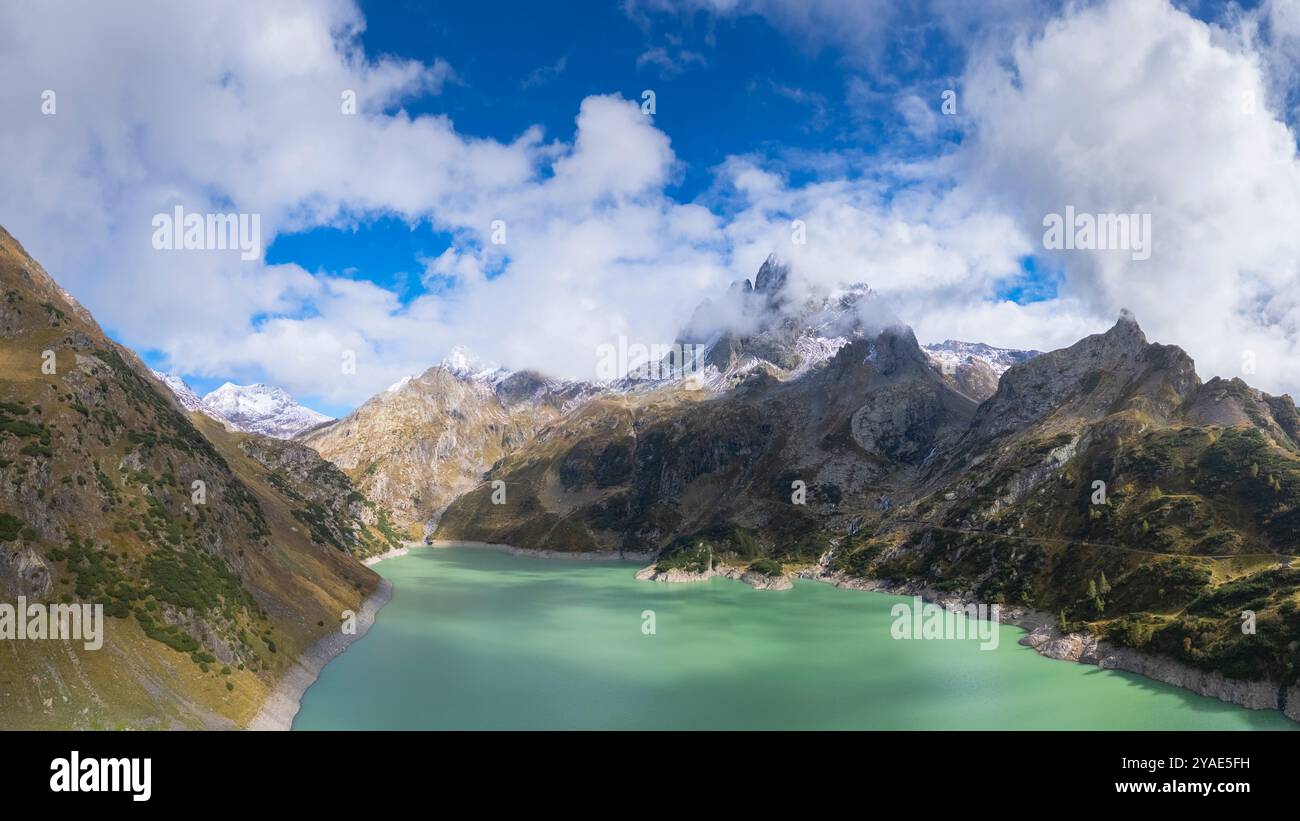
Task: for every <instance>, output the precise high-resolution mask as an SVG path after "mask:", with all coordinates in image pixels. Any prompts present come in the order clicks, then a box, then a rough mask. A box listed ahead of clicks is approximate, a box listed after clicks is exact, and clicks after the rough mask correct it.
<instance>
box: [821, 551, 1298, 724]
mask: <svg viewBox="0 0 1300 821" xmlns="http://www.w3.org/2000/svg"><path fill="white" fill-rule="evenodd" d="M796 578H801V579H808V580H810V581H816V582H821V583H823V584H830V585H833V586H834V587H840V588H845V589H849V590H862V591H866V592H869V593H887V594H889V595H894V596H920V597H921V599H922V600H923V601H926V602H930V603H932V604H937V605H939V606H940V607H943V608H945V609H948V610H951V609H954V608H961V607H965V606H966V605H969V604H978V602H975V601H973V600H967V599H966V598H964V597H962V596H959V595H956V594H952V593H943V592H940V591H938V590H934V589H933V588H930V587H928V586H926V585H924V584H920V583H917V582H905V583H902V584H896V585H889V584H886V583H885V582H881V581H877V580H873V579H857V578H852V577H848V576H845V575H843V574H838V573H828V572H826V571H825V570H824V568H821V567H815V568H812V569H808V570H804V571H801V572H800V573H798V574H797V575H796ZM1000 616H1001V618H1000V619H999V622H998V623H999V624H1009V625H1011V626H1012V627H1016V628H1019V629H1021V630H1024V631H1025V635H1023V636H1021V637H1020V640H1019V642H1018V643H1019V644H1021V645H1023V646H1025V647H1028V648H1030V649H1031V650H1033V651H1034V652H1036V653H1038V655H1040V656H1043V657H1045V658H1049V659H1055V660H1057V661H1070V662H1074V663H1076V664H1091V665H1094V666H1096V667H1099V668H1101V669H1103V670H1119V671H1122V672H1126V673H1134V674H1136V675H1140V676H1143V677H1145V678H1149V679H1151V680H1153V681H1158V682H1160V683H1162V684H1168V685H1171V686H1174V687H1178V688H1180V689H1183V690H1187V691H1189V692H1192V693H1195V694H1197V695H1199V696H1207V697H1210V698H1214V699H1217V700H1219V701H1222V702H1225V703H1227V704H1233V705H1236V706H1238V707H1244V708H1246V709H1248V710H1277V711H1278V712H1280V713H1282V715H1284V716H1286V717H1287V718H1289V719H1291V720H1292V721H1295V722H1297V723H1300V685H1292V686H1291V687H1283V686H1282V685H1281V684H1279V683H1277V682H1273V681H1246V680H1243V679H1230V678H1227V677H1225V676H1224V675H1223V674H1222V673H1218V672H1214V671H1207V670H1200V669H1198V668H1195V667H1192V666H1191V665H1188V664H1184V663H1183V662H1180V661H1177V660H1176V659H1170V658H1165V657H1163V656H1157V655H1155V654H1152V653H1144V652H1142V651H1140V650H1134V649H1133V648H1131V647H1122V646H1118V645H1115V644H1112V643H1111V642H1108V641H1106V640H1104V639H1102V638H1100V637H1099V636H1096V635H1094V634H1092V633H1074V632H1071V633H1062V632H1061V630H1060V628H1059V627H1057V625H1056V619H1055V617H1053V616H1052V615H1051V614H1050V613H1044V612H1040V611H1038V610H1033V609H1031V608H1028V607H1018V606H1015V605H1011V606H1008V607H1005V608H1002V609H1001V610H1000Z"/></svg>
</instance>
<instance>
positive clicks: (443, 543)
mask: <svg viewBox="0 0 1300 821" xmlns="http://www.w3.org/2000/svg"><path fill="white" fill-rule="evenodd" d="M415 547H433V548H443V547H471V548H474V549H475V550H496V551H500V552H502V553H509V554H511V555H514V556H532V557H534V558H538V559H573V560H575V561H583V562H643V561H647V560H649V559H653V558H654V556H655V554H654V553H632V552H623V551H619V550H607V551H589V552H585V553H582V552H576V551H575V552H572V553H571V552H569V551H567V550H529V549H528V548H524V547H515V546H514V545H509V544H499V543H497V542H466V541H459V540H456V539H433V540H431V541H428V542H410V543H409V544H408V545H407V549H408V550H409V549H410V548H415Z"/></svg>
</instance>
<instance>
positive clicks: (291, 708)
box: [248, 579, 393, 730]
mask: <svg viewBox="0 0 1300 821" xmlns="http://www.w3.org/2000/svg"><path fill="white" fill-rule="evenodd" d="M392 598H393V583H392V582H390V581H389V580H388V579H381V580H380V582H379V587H378V588H376V589H375V592H374V593H372V594H371V595H370V598H368V599H366V601H365V604H363V605H362V606H361V611H360V612H359V613H357V632H356V634H355V635H345V634H344V633H342V632H337V633H331V634H330V635H328V636H325V637H324V638H322V639H321V640H320V641H318V642H316V643H315V644H313V645H312V646H311V647H310V648H308V649H307V652H305V653H303V654H302V656H300V657H299V658H298V661H297V663H295V664H294V666H293V667H292V668H290V670H289V672H287V673H285V675H284V678H282V679H280V682H279V684H277V685H276V686H275V689H274V690H273V691H272V692H271V695H269V696H268V697H267V699H266V701H265V702H263V703H262V709H260V710H258V712H257V715H256V716H254V717H253V720H252V721H250V722H249V723H248V729H250V730H288V729H291V728H292V727H293V719H294V716H296V715H298V708H299V707H301V706H302V696H303V693H305V692H307V688H308V687H310V686H311V685H312V684H313V683H314V682H315V681H316V679H317V677H319V676H320V671H321V670H322V669H324V667H325V665H326V664H328V663H329V662H330V661H332V660H333V659H334V657H335V656H337V655H338V654H339V653H342V652H343V651H344V650H346V649H347V648H348V645H350V644H352V642H354V641H357V640H358V639H360V638H361V637H362V636H364V635H365V634H366V633H368V632H370V627H371V626H372V625H373V624H374V623H375V616H376V615H378V613H379V611H380V610H381V609H382V608H383V606H384V605H386V604H388V602H389V601H390V600H391V599H392Z"/></svg>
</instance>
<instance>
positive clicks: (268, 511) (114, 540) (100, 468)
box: [0, 230, 377, 728]
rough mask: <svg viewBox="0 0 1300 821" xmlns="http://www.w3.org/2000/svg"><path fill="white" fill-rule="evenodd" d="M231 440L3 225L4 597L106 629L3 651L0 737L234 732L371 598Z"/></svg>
mask: <svg viewBox="0 0 1300 821" xmlns="http://www.w3.org/2000/svg"><path fill="white" fill-rule="evenodd" d="M47 352H48V353H47ZM43 366H44V367H43ZM236 439H237V437H234V436H233V435H231V434H227V433H226V432H225V431H224V430H222V429H220V428H219V426H217V425H216V424H215V423H213V422H211V420H207V419H205V418H198V417H196V418H193V419H191V418H189V417H188V416H186V415H185V414H184V413H183V412H182V411H181V410H180V408H179V407H178V406H177V405H176V404H175V402H174V400H173V399H172V397H171V395H170V393H169V392H168V391H167V390H166V388H165V387H163V386H162V385H161V384H160V383H158V382H156V381H155V380H154V378H153V377H152V375H151V374H150V373H149V371H148V370H147V369H146V368H145V367H144V366H143V364H142V363H140V362H139V361H138V360H137V359H136V358H135V356H134V355H133V354H131V353H130V352H129V351H127V350H126V349H124V348H122V347H120V346H118V345H117V344H115V343H113V342H112V341H111V340H109V339H107V338H106V337H105V336H104V334H103V333H102V332H101V331H100V329H99V328H98V326H97V325H96V324H95V322H94V320H93V319H92V318H91V317H90V315H89V314H88V313H87V312H86V311H85V310H84V309H83V308H82V307H81V306H80V305H79V304H77V303H76V302H75V300H73V299H72V298H71V297H70V296H68V295H67V294H66V293H64V292H63V291H62V290H61V289H60V288H59V287H58V286H57V285H56V284H55V283H54V282H53V280H51V279H50V278H49V276H48V275H47V274H46V273H45V272H44V271H43V270H42V269H41V268H40V266H39V265H38V264H36V263H35V262H34V261H33V260H32V259H31V258H30V257H28V256H27V254H26V253H25V252H24V251H23V250H22V248H21V247H20V246H19V245H18V243H17V242H16V241H15V240H14V239H13V238H12V237H10V236H9V235H8V234H7V233H4V232H3V231H2V230H0V598H2V599H3V600H5V601H10V602H12V601H14V600H15V599H16V597H18V596H20V595H22V596H26V597H27V598H28V599H29V600H36V601H41V602H55V601H62V602H90V603H101V604H103V605H104V607H105V610H106V613H107V614H108V618H107V619H106V622H107V623H106V625H105V633H106V636H105V642H104V646H103V648H102V649H100V650H97V651H87V650H84V649H83V648H82V647H81V646H80V644H77V643H65V642H62V641H35V640H33V641H6V642H0V694H2V695H3V697H4V699H5V705H6V706H5V709H4V710H3V711H0V726H3V727H89V728H95V727H121V726H130V727H168V726H191V727H197V726H237V725H240V724H242V723H244V722H246V721H247V720H248V719H249V718H250V717H251V716H252V715H253V714H254V713H255V712H256V710H257V708H258V706H259V705H260V702H261V700H262V698H263V697H264V696H265V695H266V693H267V692H268V691H269V689H270V688H271V687H272V686H274V684H275V682H276V681H277V679H278V678H279V677H280V675H282V674H283V673H284V671H285V670H286V669H287V668H288V667H289V666H290V665H291V664H292V662H293V659H294V657H295V656H296V655H297V654H298V653H299V652H300V651H301V650H303V649H304V648H305V647H307V646H308V645H310V644H311V643H312V642H314V641H315V640H316V639H317V638H319V637H320V636H322V635H324V634H325V633H326V632H328V631H330V630H333V629H336V626H337V623H338V621H339V618H340V614H341V613H342V611H343V610H346V609H357V608H358V607H359V605H360V603H361V602H362V601H363V600H364V598H365V597H366V596H367V595H368V594H369V593H370V592H371V591H372V590H373V589H374V587H375V586H376V584H377V577H376V576H375V575H374V574H373V573H372V572H371V571H370V570H368V569H367V568H365V567H363V566H362V565H360V564H359V563H358V562H357V561H356V560H355V558H353V556H351V555H349V553H348V552H347V551H345V550H339V549H337V548H336V547H335V546H332V545H329V544H322V543H320V542H319V541H314V540H313V538H312V533H311V528H310V526H304V523H303V522H302V521H301V519H299V518H297V517H295V515H294V510H295V505H294V504H292V503H289V502H288V500H287V498H286V496H287V494H286V491H285V490H284V488H282V487H277V486H276V483H275V482H274V481H273V480H272V479H271V477H270V475H269V474H268V472H267V470H266V468H265V467H264V466H263V465H262V464H261V463H259V462H257V461H255V460H253V459H252V458H250V457H249V456H248V455H247V454H246V453H245V452H244V451H243V450H242V449H241V448H240V447H238V442H237V441H236ZM196 482H198V483H201V485H196V484H195V483H196ZM200 487H201V488H202V495H201V496H196V488H200Z"/></svg>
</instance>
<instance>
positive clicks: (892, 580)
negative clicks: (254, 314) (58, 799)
mask: <svg viewBox="0 0 1300 821" xmlns="http://www.w3.org/2000/svg"><path fill="white" fill-rule="evenodd" d="M792 276H793V274H792V272H791V270H790V268H789V267H788V266H786V265H784V264H782V263H781V262H780V261H779V260H777V259H776V258H769V259H768V260H767V262H765V263H764V264H763V266H762V268H761V269H760V270H759V271H758V272H757V275H756V276H755V277H754V279H753V280H752V281H750V280H748V279H743V280H738V281H737V282H735V283H733V284H732V285H731V287H730V288H729V289H728V290H727V291H726V292H725V293H723V294H721V295H719V296H717V297H716V298H715V299H713V300H710V301H706V302H705V303H703V304H702V305H700V307H699V308H698V309H697V310H696V311H695V313H694V315H693V316H691V317H690V318H689V320H688V321H687V322H686V323H685V324H684V326H683V330H682V331H681V333H680V336H679V338H678V339H677V340H676V343H678V344H679V345H681V346H682V348H681V349H682V350H689V351H692V352H695V354H696V355H695V356H694V358H693V359H692V360H691V361H690V362H689V363H688V365H689V367H690V370H691V372H692V375H693V376H695V377H698V378H692V379H687V380H683V379H678V378H672V377H673V376H674V374H673V373H671V372H669V374H668V378H663V379H657V380H650V379H636V378H632V377H628V378H624V379H621V380H617V381H613V382H599V383H598V382H579V381H569V380H562V379H555V378H551V377H549V376H547V375H544V374H542V373H538V372H534V371H529V370H519V371H512V370H508V369H505V368H502V367H498V366H496V365H494V364H491V363H485V362H481V361H478V360H477V359H476V358H475V357H474V356H473V355H472V354H471V353H469V352H468V351H464V350H456V351H453V352H452V353H451V354H450V355H448V356H447V357H446V358H445V359H444V360H443V361H442V362H441V363H439V364H437V365H435V366H433V367H432V368H430V369H428V370H427V371H425V372H424V373H422V374H419V375H414V376H411V377H409V378H407V379H404V380H402V381H401V382H399V383H397V384H396V385H393V386H392V387H391V388H389V389H388V390H386V391H384V392H383V393H380V394H378V395H376V396H374V397H372V398H371V399H370V400H368V401H367V402H365V403H364V404H363V405H361V406H360V407H359V408H357V409H356V410H355V411H353V412H352V413H351V414H349V415H347V416H346V417H344V418H342V419H338V420H329V419H326V418H319V415H316V414H314V413H313V412H311V411H308V410H307V409H305V408H302V407H301V406H299V405H298V404H297V403H296V402H294V400H292V398H291V397H289V396H288V395H287V394H284V393H283V392H282V391H279V390H278V389H274V388H268V387H266V386H253V387H252V388H245V389H240V388H238V387H237V386H231V385H227V386H224V387H223V388H221V389H219V390H218V391H216V392H214V394H212V395H209V396H208V397H205V398H203V399H199V398H198V397H197V396H194V395H193V393H192V392H191V391H189V389H188V388H187V387H186V386H185V385H184V383H183V382H181V381H180V380H178V379H176V378H174V377H168V378H160V377H161V376H162V375H159V374H154V373H152V372H151V371H150V370H149V369H148V368H147V367H145V366H144V365H143V363H141V362H140V361H139V359H138V358H137V357H136V356H135V355H134V354H133V353H131V352H130V351H128V350H126V349H125V348H123V347H122V346H120V345H118V344H116V343H115V342H113V341H111V340H109V339H108V338H107V337H106V336H105V335H104V334H103V332H102V331H101V330H100V329H99V327H98V326H97V325H96V323H95V322H94V320H93V319H92V318H91V316H90V315H89V314H88V313H87V312H86V311H85V310H84V309H83V308H82V307H81V306H80V305H79V304H78V303H77V302H76V301H75V300H74V299H73V298H72V297H71V296H70V295H68V294H67V293H66V292H64V291H63V290H62V289H61V288H60V287H59V286H58V285H57V284H55V282H54V281H53V280H52V279H51V278H50V277H49V276H48V275H47V274H46V273H45V272H44V270H42V269H41V267H40V266H39V265H38V264H37V263H36V262H35V261H33V260H32V259H31V258H30V257H28V256H27V255H26V253H25V252H24V251H23V250H22V248H21V247H20V246H19V245H18V243H17V242H16V241H15V240H14V239H13V238H12V237H10V236H9V235H8V234H7V233H4V232H3V231H0V291H2V296H0V363H3V368H0V402H2V404H0V596H3V597H4V598H5V599H6V600H14V599H16V598H17V597H19V596H24V597H25V598H26V599H27V600H29V601H41V602H52V601H62V602H69V603H71V602H92V601H93V602H101V603H104V604H105V605H106V607H105V611H106V615H107V616H108V619H107V621H108V624H107V626H106V629H105V634H106V635H105V641H104V648H103V649H102V650H100V651H97V652H94V653H78V652H76V650H75V647H76V645H73V644H68V643H64V642H50V641H45V642H0V692H2V693H3V695H4V697H5V703H6V709H5V710H4V711H3V713H0V726H5V727H127V726H129V727H144V728H147V727H244V726H249V725H254V726H265V725H263V724H262V723H261V720H260V719H259V716H260V715H261V716H263V718H264V715H263V713H264V710H263V708H264V707H265V705H266V704H267V703H268V700H272V701H273V699H272V696H273V694H274V693H276V692H277V691H278V690H282V689H283V688H284V686H285V683H286V682H291V681H297V680H299V679H301V678H302V676H303V670H304V668H315V669H319V664H320V663H323V660H326V658H327V656H328V653H327V654H326V656H321V655H320V653H321V651H320V649H319V648H321V647H322V646H327V647H330V648H331V649H330V650H329V653H333V652H338V650H339V649H341V648H340V647H338V646H337V645H338V642H337V641H336V640H337V638H338V636H339V622H340V614H342V613H344V612H345V611H353V612H365V611H366V610H367V608H366V604H367V602H369V604H370V607H369V610H370V611H373V609H374V608H376V607H378V606H379V605H382V603H383V601H384V600H385V596H386V595H387V591H386V589H385V587H384V586H383V585H381V583H380V579H379V577H378V576H377V575H376V574H375V573H373V572H372V571H371V570H370V569H369V568H368V567H366V566H365V564H363V560H365V559H367V558H371V557H374V556H377V555H380V554H383V553H386V552H388V551H390V550H393V549H395V548H398V547H401V546H402V545H403V544H404V543H408V542H419V541H434V540H447V541H455V542H482V543H492V544H500V545H509V546H512V547H513V548H516V549H522V550H527V551H546V552H548V553H555V554H561V555H572V556H578V555H583V554H606V555H622V556H625V557H636V558H641V559H643V563H644V564H645V568H644V570H642V571H641V573H640V574H638V575H639V577H640V578H643V579H645V580H646V582H645V583H647V584H650V583H653V582H654V581H663V582H673V581H683V582H689V581H694V580H701V579H707V578H710V577H712V576H715V575H726V576H732V577H734V578H737V579H740V580H742V581H745V582H747V583H749V584H751V585H753V586H755V587H759V588H764V589H780V588H783V587H789V586H790V584H791V579H793V578H808V579H819V580H823V581H828V582H831V583H834V584H837V585H840V586H844V587H857V588H862V589H867V590H884V591H892V592H906V593H909V594H912V593H915V594H918V595H922V596H925V597H927V598H930V599H932V600H938V601H944V602H950V601H969V602H981V603H998V604H1000V605H1002V607H1003V609H1004V612H1005V613H1007V614H1008V617H1009V619H1010V620H1011V621H1013V622H1016V623H1019V624H1021V625H1022V626H1024V627H1025V628H1026V629H1027V630H1028V631H1029V633H1028V635H1027V636H1026V637H1025V638H1024V640H1023V641H1024V643H1027V644H1030V645H1032V646H1034V647H1035V649H1037V650H1039V652H1041V653H1044V654H1046V655H1050V656H1053V657H1057V658H1068V659H1072V660H1076V661H1085V662H1091V663H1096V664H1100V665H1103V666H1109V667H1118V668H1122V669H1126V670H1132V671H1135V672H1139V673H1143V674H1145V675H1148V676H1151V677H1153V678H1157V679H1160V680H1162V681H1166V682H1169V683H1173V684H1177V685H1180V686H1183V687H1187V688H1189V689H1193V690H1196V691H1197V692H1200V693H1203V694H1206V695H1213V696H1216V697H1218V698H1221V699H1223V700H1225V701H1231V702H1233V703H1236V704H1240V705H1243V706H1247V707H1252V708H1272V709H1282V710H1284V711H1285V712H1286V713H1287V715H1289V716H1291V717H1292V718H1294V719H1300V688H1298V687H1297V669H1296V664H1295V661H1296V647H1297V641H1300V613H1298V612H1297V601H1298V598H1300V569H1298V568H1293V567H1291V556H1292V554H1295V553H1296V552H1297V550H1296V542H1297V538H1298V537H1300V414H1297V409H1296V406H1295V403H1294V402H1293V401H1292V399H1291V398H1290V397H1287V396H1281V397H1275V396H1269V395H1267V394H1264V393H1262V392H1260V391H1258V390H1255V389H1253V388H1251V387H1250V386H1249V385H1247V384H1245V383H1244V382H1242V381H1241V380H1239V379H1232V380H1224V379H1220V378H1215V379H1211V380H1209V381H1208V382H1203V381H1202V380H1201V379H1200V378H1199V377H1198V375H1197V373H1196V370H1195V367H1194V364H1193V362H1192V360H1191V359H1190V358H1189V357H1188V356H1187V355H1186V354H1185V353H1184V352H1183V351H1182V350H1180V349H1179V348H1177V347H1173V346H1168V345H1162V344H1156V343H1152V342H1150V341H1148V340H1147V338H1146V336H1145V335H1144V334H1143V332H1142V330H1141V329H1140V327H1139V326H1138V324H1137V321H1136V320H1135V318H1134V317H1132V316H1130V315H1128V314H1127V313H1125V314H1123V315H1121V316H1120V318H1119V320H1118V322H1117V323H1116V324H1115V325H1114V327H1112V328H1111V329H1110V330H1108V331H1106V332H1105V333H1101V334H1098V335H1095V336H1090V337H1087V338H1085V339H1083V340H1080V341H1079V342H1077V343H1076V344H1074V345H1072V346H1070V347H1068V348H1065V349H1063V350H1057V351H1052V352H1048V353H1039V352H1037V351H1012V350H1005V349H1000V348H994V347H991V346H988V345H984V344H980V343H969V342H960V341H952V340H949V341H945V342H943V343H940V344H936V345H929V346H922V345H920V344H918V342H917V339H916V338H915V336H914V335H913V333H912V331H911V330H910V329H909V328H907V327H906V326H905V325H903V324H902V323H901V322H899V321H897V320H896V319H894V318H893V317H892V316H890V315H889V313H888V311H887V310H886V308H885V307H884V304H883V301H882V300H881V299H880V298H878V297H877V296H876V295H875V294H874V293H872V292H871V290H870V289H868V288H867V287H866V286H864V285H859V284H847V285H845V286H844V287H842V288H840V289H837V290H836V291H834V292H831V293H823V294H820V295H818V296H816V297H814V298H809V299H805V298H802V297H800V298H796V297H794V294H795V293H803V291H802V290H800V289H797V288H794V287H791V285H792V280H791V277H792ZM46 352H52V354H47V353H46ZM51 359H52V360H53V362H54V367H53V368H50V367H43V364H44V363H46V362H49V361H50V360H51ZM662 370H664V371H671V369H662ZM196 483H197V484H196ZM196 488H197V489H196ZM199 490H202V493H201V494H199V495H197V496H196V493H198V491H199ZM556 566H557V567H562V566H564V563H558V564H557V565H556ZM555 572H562V571H560V570H557V571H555ZM765 595H766V594H765ZM1243 611H1252V612H1253V613H1254V617H1255V620H1256V625H1257V629H1256V631H1255V633H1254V634H1247V633H1245V632H1243V630H1242V629H1241V624H1242V622H1241V614H1242V613H1243ZM299 659H303V664H299V663H298V660H299ZM308 680H310V675H309V676H308ZM300 691H301V690H300V688H299V692H300Z"/></svg>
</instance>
